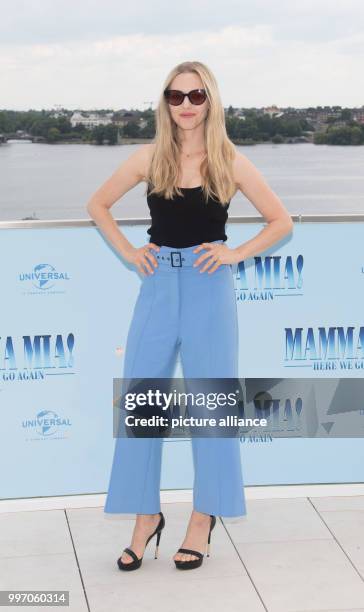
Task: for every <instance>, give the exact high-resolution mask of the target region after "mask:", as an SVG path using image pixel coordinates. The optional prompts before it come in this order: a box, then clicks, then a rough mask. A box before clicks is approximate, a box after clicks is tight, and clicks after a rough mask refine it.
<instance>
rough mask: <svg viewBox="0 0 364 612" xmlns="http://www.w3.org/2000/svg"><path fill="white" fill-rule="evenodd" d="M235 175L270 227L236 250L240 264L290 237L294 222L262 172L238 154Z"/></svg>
mask: <svg viewBox="0 0 364 612" xmlns="http://www.w3.org/2000/svg"><path fill="white" fill-rule="evenodd" d="M234 174H235V181H236V184H237V186H238V188H239V189H240V190H241V191H242V193H243V194H244V195H245V196H246V197H247V198H248V200H250V202H251V203H252V204H253V205H254V206H255V208H256V209H257V210H258V211H259V212H260V213H261V214H262V215H263V217H264V218H265V220H266V221H267V223H268V225H267V226H265V227H264V228H263V229H262V230H261V231H260V232H259V233H258V234H257V235H256V236H255V237H254V238H252V239H251V240H248V241H246V242H245V243H243V244H241V245H240V246H238V247H237V248H236V249H234V251H236V252H237V254H238V256H239V261H241V260H243V259H247V258H249V257H252V256H254V255H257V254H259V253H261V252H262V251H265V250H266V249H267V248H269V247H270V246H272V245H273V244H275V243H276V242H278V241H279V240H281V238H283V237H284V236H285V235H286V234H289V233H290V232H291V231H292V229H293V221H292V219H291V217H290V215H289V214H288V212H287V210H286V208H285V207H284V205H283V204H282V202H281V200H280V199H279V198H278V196H277V195H276V194H275V193H274V191H272V189H271V188H270V187H269V185H268V184H267V183H266V181H265V179H264V177H263V176H262V174H261V173H260V172H259V170H258V169H257V168H256V167H255V166H254V164H252V162H251V161H250V160H249V159H248V158H247V157H245V155H242V154H241V153H240V152H239V151H237V152H236V158H235V160H234Z"/></svg>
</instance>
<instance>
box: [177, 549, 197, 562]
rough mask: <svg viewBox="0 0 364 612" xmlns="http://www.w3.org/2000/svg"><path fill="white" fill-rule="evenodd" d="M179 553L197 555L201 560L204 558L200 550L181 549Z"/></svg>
mask: <svg viewBox="0 0 364 612" xmlns="http://www.w3.org/2000/svg"><path fill="white" fill-rule="evenodd" d="M178 552H182V553H188V554H190V555H195V556H196V557H199V559H202V557H203V554H202V553H200V552H198V550H191V549H190V548H179V549H178Z"/></svg>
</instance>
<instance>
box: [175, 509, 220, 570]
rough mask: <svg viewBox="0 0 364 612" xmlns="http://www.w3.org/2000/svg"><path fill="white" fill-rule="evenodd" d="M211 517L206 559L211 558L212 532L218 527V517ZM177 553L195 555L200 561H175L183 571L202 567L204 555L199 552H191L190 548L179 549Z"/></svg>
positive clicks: (211, 515)
mask: <svg viewBox="0 0 364 612" xmlns="http://www.w3.org/2000/svg"><path fill="white" fill-rule="evenodd" d="M210 517H211V522H210V531H209V537H208V540H207V552H206V557H209V556H210V542H211V531H212V530H213V528H214V527H215V525H216V516H214V515H213V514H210ZM177 552H182V553H187V554H188V555H195V556H196V557H198V559H191V560H190V561H181V560H177V559H175V560H174V562H175V564H176V567H177V568H178V569H183V570H187V569H195V567H200V565H202V561H203V557H204V555H203V554H202V553H200V552H199V551H198V550H191V549H189V548H179V549H178V551H177Z"/></svg>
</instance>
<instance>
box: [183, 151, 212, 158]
mask: <svg viewBox="0 0 364 612" xmlns="http://www.w3.org/2000/svg"><path fill="white" fill-rule="evenodd" d="M201 153H204V154H205V153H206V151H196V152H195V153H185V152H184V151H182V155H185V156H186V157H192V156H193V155H200V154H201Z"/></svg>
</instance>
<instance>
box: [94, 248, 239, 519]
mask: <svg viewBox="0 0 364 612" xmlns="http://www.w3.org/2000/svg"><path fill="white" fill-rule="evenodd" d="M214 242H216V243H220V242H221V240H216V241H214ZM196 246H197V245H196ZM196 246H192V247H186V248H179V249H178V248H172V247H167V246H162V247H161V248H160V251H159V252H158V254H157V252H156V251H152V253H153V254H154V255H155V256H156V257H157V261H158V267H157V268H155V271H154V274H148V275H147V276H144V277H143V278H142V283H141V286H140V290H139V294H138V297H137V301H136V304H135V307H134V312H133V316H132V321H131V324H130V327H129V332H128V337H127V342H126V348H125V361H124V373H123V378H124V379H126V378H133V377H135V378H143V377H146V378H171V377H172V375H173V371H174V367H175V363H176V358H177V354H178V351H180V359H181V365H182V369H183V375H184V377H185V378H230V377H238V350H239V345H238V343H239V338H238V318H237V306H236V300H235V291H234V284H233V272H232V267H231V266H230V265H229V264H224V265H221V266H220V267H219V268H218V269H217V270H216V271H215V272H212V273H211V274H208V273H207V271H205V272H200V269H201V268H202V266H203V265H204V264H200V265H199V266H197V267H195V268H194V267H193V266H192V265H191V261H194V260H196V259H197V258H198V257H199V256H200V255H201V254H202V253H205V252H206V251H205V250H202V251H200V252H199V253H193V249H195V248H196ZM176 252H177V254H176ZM178 252H179V253H180V254H181V255H180V256H179V255H178ZM171 253H172V255H171ZM182 259H183V261H182ZM171 261H173V264H174V265H172V264H171ZM184 262H185V263H184ZM187 262H190V264H188V263H187ZM176 263H177V264H181V263H182V265H181V266H179V265H175V264H176ZM162 443H163V438H153V437H151V438H128V437H118V438H116V440H115V449H114V457H113V462H112V468H111V475H110V482H109V488H108V492H107V496H106V502H105V507H104V512H109V513H127V514H129V513H132V514H134V513H135V514H155V513H157V512H160V509H161V507H160V481H161V459H162ZM191 443H192V455H193V463H194V474H195V476H194V483H193V508H194V509H195V510H197V511H199V512H204V513H206V514H214V515H215V516H242V515H245V514H246V502H245V494H244V484H243V476H242V468H241V458H240V442H239V438H238V437H236V438H224V437H220V438H217V437H214V438H213V437H205V438H199V437H191Z"/></svg>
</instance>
